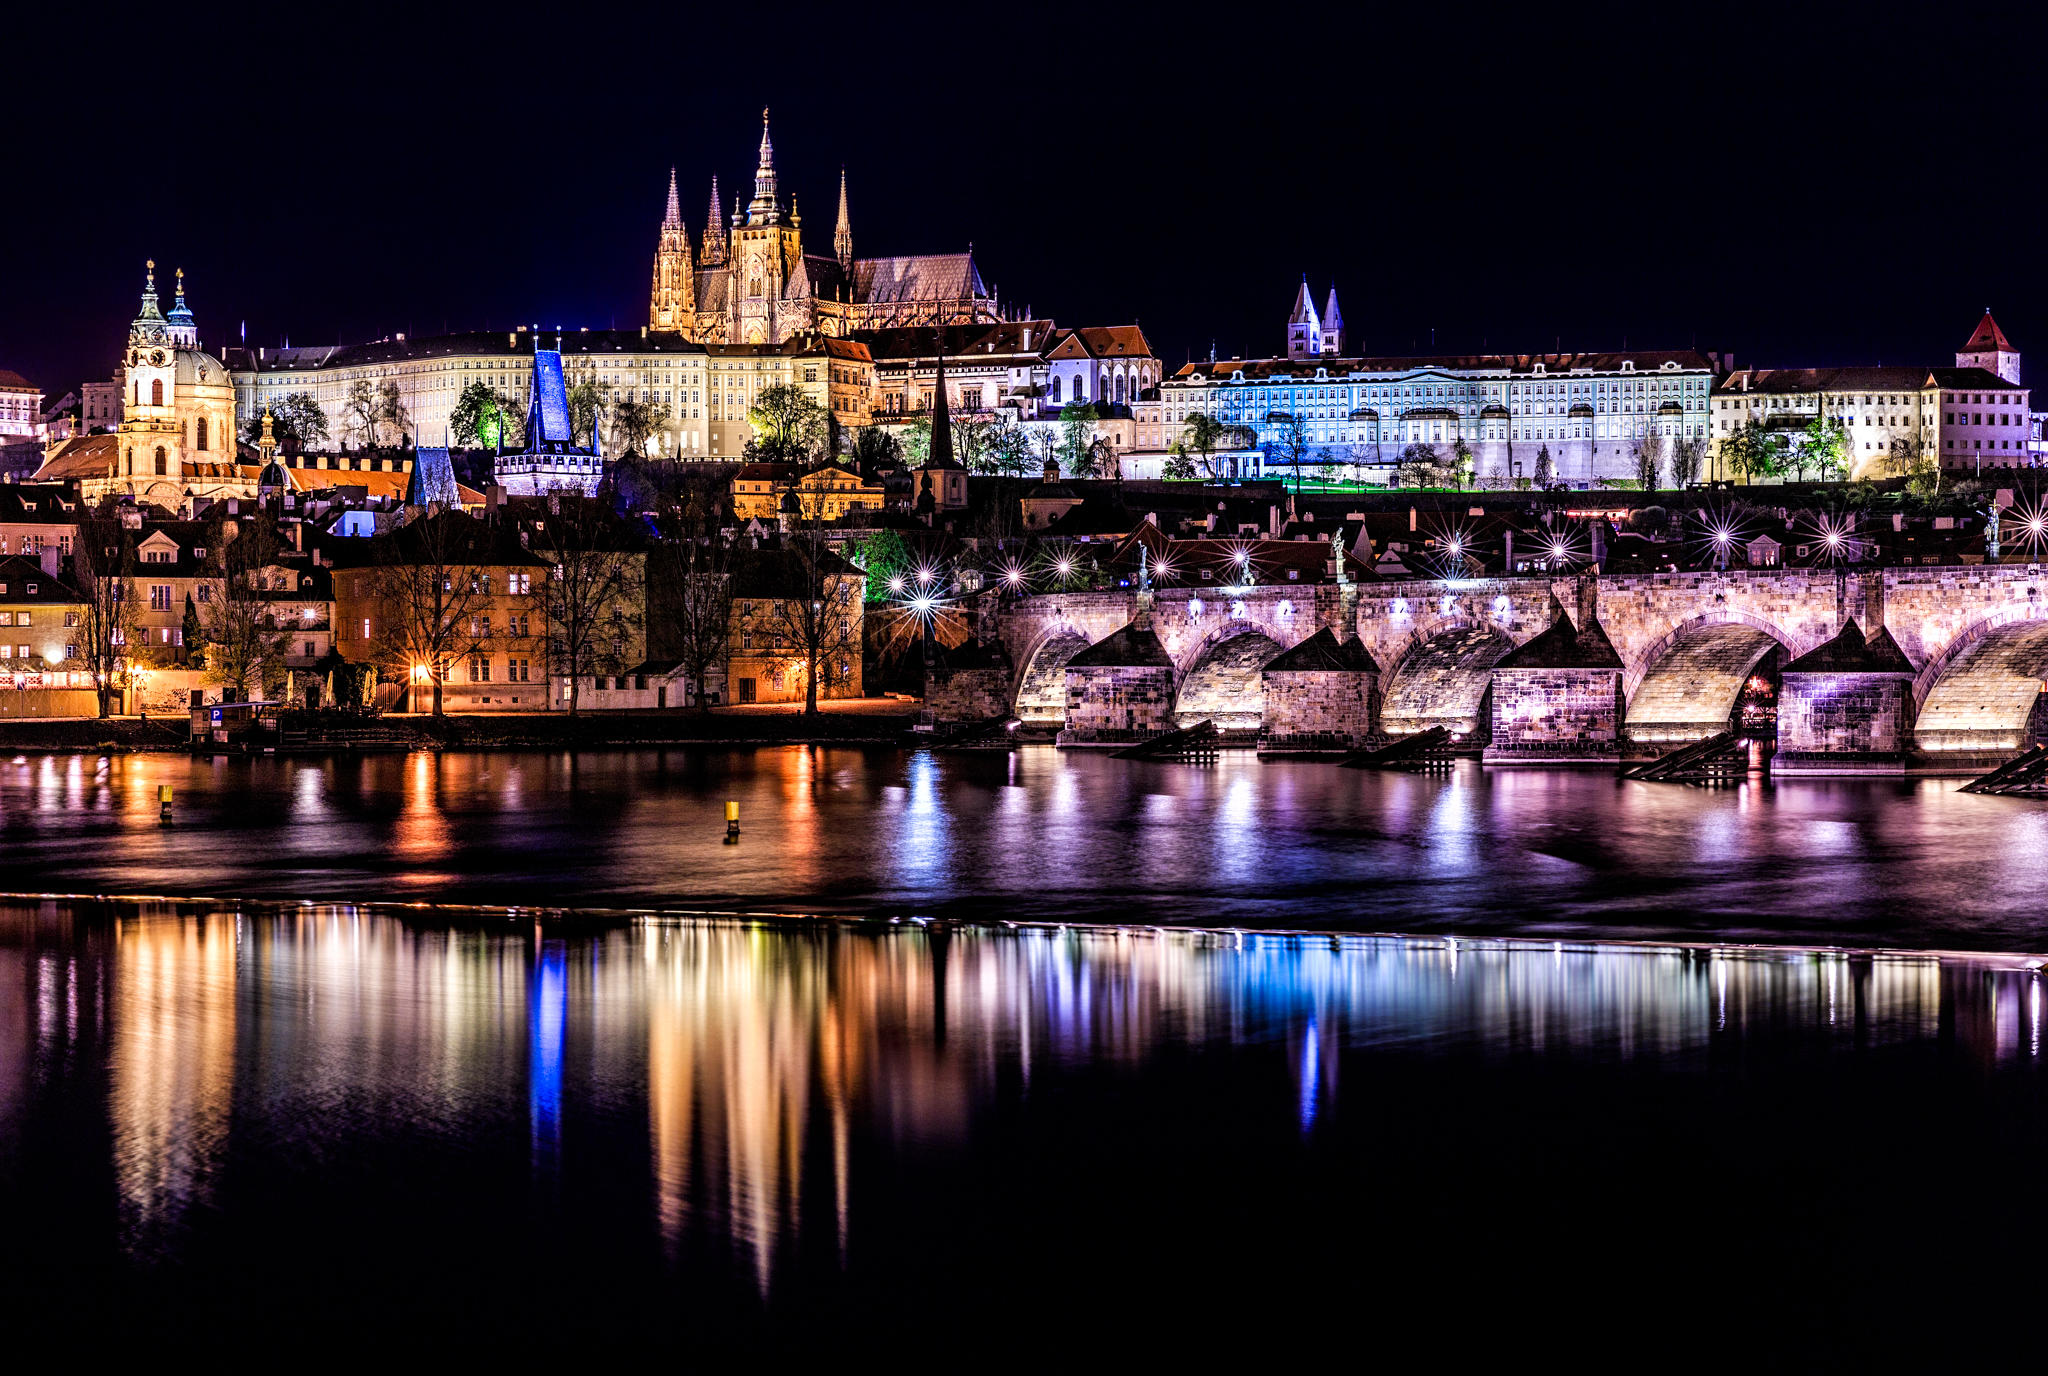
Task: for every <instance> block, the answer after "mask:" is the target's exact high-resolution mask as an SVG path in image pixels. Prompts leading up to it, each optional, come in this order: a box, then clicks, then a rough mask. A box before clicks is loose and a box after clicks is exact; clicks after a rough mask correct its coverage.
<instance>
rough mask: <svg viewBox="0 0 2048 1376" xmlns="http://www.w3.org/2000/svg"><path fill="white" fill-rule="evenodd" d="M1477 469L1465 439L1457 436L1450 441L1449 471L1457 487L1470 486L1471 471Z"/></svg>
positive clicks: (1470, 447) (1470, 448) (1469, 446)
mask: <svg viewBox="0 0 2048 1376" xmlns="http://www.w3.org/2000/svg"><path fill="white" fill-rule="evenodd" d="M1476 467H1478V464H1477V461H1475V460H1474V459H1473V457H1472V446H1471V445H1469V444H1467V443H1465V437H1464V436H1463V435H1458V436H1455V437H1453V438H1452V440H1451V471H1452V474H1453V475H1454V480H1455V481H1456V483H1457V485H1458V486H1459V487H1470V486H1471V485H1472V473H1473V470H1474V469H1475V468H1476Z"/></svg>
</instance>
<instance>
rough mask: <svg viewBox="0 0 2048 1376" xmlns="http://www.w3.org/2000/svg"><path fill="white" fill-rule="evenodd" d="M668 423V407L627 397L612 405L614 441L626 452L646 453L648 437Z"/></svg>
mask: <svg viewBox="0 0 2048 1376" xmlns="http://www.w3.org/2000/svg"><path fill="white" fill-rule="evenodd" d="M667 424H668V407H666V406H663V405H661V404H660V403H658V402H644V401H635V400H633V399H632V398H631V397H625V398H622V399H621V400H619V401H617V402H615V403H613V405H612V441H613V443H615V444H617V445H618V446H619V448H620V450H622V451H623V452H625V453H628V454H644V453H645V452H646V450H647V440H648V437H649V436H651V435H653V434H654V433H655V432H656V431H658V430H660V429H661V428H662V427H663V426H665V425H667Z"/></svg>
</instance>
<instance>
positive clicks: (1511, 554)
mask: <svg viewBox="0 0 2048 1376" xmlns="http://www.w3.org/2000/svg"><path fill="white" fill-rule="evenodd" d="M1501 544H1502V546H1503V553H1502V555H1501V561H1502V562H1501V572H1502V573H1513V572H1514V571H1515V532H1514V528H1513V527H1512V526H1510V527H1509V528H1508V529H1507V531H1506V532H1505V533H1503V534H1502V536H1501Z"/></svg>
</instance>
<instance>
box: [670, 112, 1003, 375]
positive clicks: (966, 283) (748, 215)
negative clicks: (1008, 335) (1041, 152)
mask: <svg viewBox="0 0 2048 1376" xmlns="http://www.w3.org/2000/svg"><path fill="white" fill-rule="evenodd" d="M1000 319H1001V315H1000V313H999V311H998V309H997V303H996V298H995V294H994V293H993V292H991V291H990V290H989V289H988V288H987V287H986V286H984V285H983V284H982V280H981V274H980V273H979V272H978V271H977V270H976V269H975V266H974V254H973V253H972V251H969V252H967V253H938V254H922V255H916V256H911V257H905V258H856V257H854V256H853V225H852V222H851V220H850V219H849V217H848V215H847V208H846V173H845V171H844V170H842V171H841V172H840V174H839V225H838V228H837V229H836V230H834V232H833V235H832V252H831V254H830V255H829V256H828V255H825V254H817V253H805V252H804V245H803V220H802V217H801V216H800V215H798V213H797V208H796V200H795V198H794V197H792V198H791V199H790V202H789V208H788V210H787V211H785V210H784V209H783V204H782V197H781V194H780V193H779V192H778V191H777V189H776V184H775V146H774V144H773V143H771V142H770V140H769V137H768V112H767V111H766V110H763V111H762V112H761V154H760V161H759V165H758V166H756V167H755V169H754V198H753V199H752V200H751V201H749V202H747V206H746V209H745V210H744V211H742V210H741V209H740V205H739V198H738V197H734V198H733V212H732V216H731V218H730V220H729V221H721V220H720V217H719V197H718V179H717V178H716V177H713V178H712V179H711V211H710V214H709V215H708V216H707V218H706V220H705V225H704V241H703V243H702V244H701V245H700V246H699V247H698V250H697V254H696V257H695V259H694V260H693V259H692V257H691V254H690V236H689V232H688V231H687V230H686V229H685V228H684V226H683V214H682V205H681V203H680V201H678V199H677V196H676V178H675V172H674V171H673V170H671V171H670V172H669V179H668V212H667V214H666V215H665V216H663V218H662V222H661V234H660V238H659V240H658V242H657V246H656V250H655V255H654V291H653V295H652V298H651V300H650V301H649V304H648V312H647V323H648V328H649V329H650V330H651V331H654V332H656V333H666V334H679V335H682V336H683V337H684V338H686V339H690V340H694V341H696V342H697V343H700V344H783V343H786V342H788V341H789V340H791V339H793V338H796V337H798V336H801V335H807V334H826V335H834V336H838V337H841V338H844V337H845V336H847V335H850V334H852V333H853V332H854V331H856V330H882V329H893V328H897V327H901V326H910V325H976V324H994V323H996V322H997V321H999V320H1000Z"/></svg>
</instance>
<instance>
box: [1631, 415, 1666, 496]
mask: <svg viewBox="0 0 2048 1376" xmlns="http://www.w3.org/2000/svg"><path fill="white" fill-rule="evenodd" d="M1663 447H1664V437H1663V436H1661V435H1659V434H1658V433H1657V427H1656V426H1654V425H1652V426H1650V427H1648V428H1647V429H1645V430H1644V431H1643V433H1642V434H1641V435H1639V436H1637V437H1636V453H1635V459H1636V482H1637V484H1638V485H1639V486H1640V487H1641V488H1642V489H1643V491H1645V492H1654V491H1656V490H1657V483H1658V475H1659V473H1660V472H1661V470H1662V463H1661V454H1660V451H1661V450H1662V449H1663Z"/></svg>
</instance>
